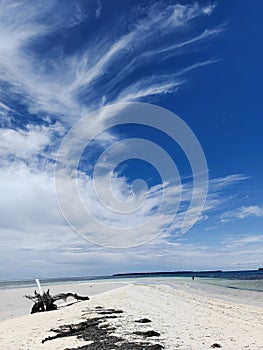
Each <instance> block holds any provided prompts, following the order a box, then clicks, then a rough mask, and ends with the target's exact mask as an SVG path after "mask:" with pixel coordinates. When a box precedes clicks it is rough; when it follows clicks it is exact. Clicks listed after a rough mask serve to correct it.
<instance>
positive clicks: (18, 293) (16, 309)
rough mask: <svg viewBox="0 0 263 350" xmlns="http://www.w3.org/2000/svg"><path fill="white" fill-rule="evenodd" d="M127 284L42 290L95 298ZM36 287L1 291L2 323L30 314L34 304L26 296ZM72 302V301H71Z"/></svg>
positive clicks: (60, 286) (78, 285)
mask: <svg viewBox="0 0 263 350" xmlns="http://www.w3.org/2000/svg"><path fill="white" fill-rule="evenodd" d="M125 284H126V283H125V282H93V281H91V282H90V283H88V282H85V283H72V284H60V285H53V284H50V285H45V284H43V285H42V289H43V290H44V291H45V290H47V289H48V288H50V291H51V292H52V294H53V295H54V294H58V293H65V292H73V293H78V294H79V295H88V296H93V295H96V294H100V293H102V292H105V291H108V290H110V289H114V288H118V287H122V286H124V285H125ZM34 289H36V290H37V286H35V287H27V288H13V289H2V290H0V322H1V321H3V320H7V319H10V318H15V317H18V316H24V315H27V314H29V313H30V310H31V307H32V302H31V301H30V300H28V299H26V298H24V295H26V294H29V295H33V292H34ZM71 301H72V300H71ZM63 304H64V303H63V302H61V303H59V302H58V303H57V305H63Z"/></svg>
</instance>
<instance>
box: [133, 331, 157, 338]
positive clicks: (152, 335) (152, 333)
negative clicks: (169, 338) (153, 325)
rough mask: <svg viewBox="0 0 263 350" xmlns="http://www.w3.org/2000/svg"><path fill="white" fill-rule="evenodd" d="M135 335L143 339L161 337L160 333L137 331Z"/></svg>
mask: <svg viewBox="0 0 263 350" xmlns="http://www.w3.org/2000/svg"><path fill="white" fill-rule="evenodd" d="M133 334H136V335H142V336H143V337H160V333H158V332H155V331H136V332H133Z"/></svg>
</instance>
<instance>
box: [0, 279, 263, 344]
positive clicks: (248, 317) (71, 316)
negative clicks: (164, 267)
mask: <svg viewBox="0 0 263 350" xmlns="http://www.w3.org/2000/svg"><path fill="white" fill-rule="evenodd" d="M88 286H89V284H86V287H85V286H84V285H82V287H81V288H84V289H85V288H86V293H85V292H84V290H82V292H83V294H89V295H91V294H90V293H89V292H88V293H87V289H88V288H90V289H92V288H94V287H92V288H91V287H88ZM64 287H65V286H63V290H64V291H65V290H66V289H65V288H64ZM101 287H102V286H101ZM107 287H108V288H110V287H111V286H110V284H108V286H106V285H104V286H103V288H106V289H107ZM71 289H72V285H71ZM52 290H53V288H52ZM90 299H91V300H90V301H85V302H80V303H76V304H74V305H72V306H68V307H64V308H61V309H60V310H57V311H53V312H48V313H40V314H34V315H27V316H22V317H17V318H14V319H9V320H6V321H2V322H1V323H0V329H1V333H0V348H1V349H2V348H3V349H8V350H20V349H21V350H38V349H43V350H48V349H57V350H62V349H66V348H77V347H78V346H83V345H85V342H84V341H83V340H79V339H77V338H76V337H67V338H61V339H55V340H51V341H47V342H46V343H44V344H42V343H41V341H42V339H44V338H46V337H48V336H51V335H54V333H53V332H50V329H51V328H54V327H55V328H56V327H58V326H59V325H65V324H71V323H73V324H77V323H79V322H81V321H83V319H86V318H87V317H90V316H91V314H92V313H94V308H96V307H97V306H102V307H105V308H115V309H121V310H123V311H124V313H123V315H121V317H120V318H118V319H116V320H112V321H111V322H113V324H114V322H115V325H116V324H118V328H117V329H118V330H117V332H118V333H119V335H121V336H124V337H126V338H127V337H128V338H129V337H130V338H134V335H133V332H134V331H136V330H138V329H144V330H150V329H151V330H154V331H157V332H159V333H160V337H158V343H159V344H161V345H163V346H164V348H165V349H196V350H197V349H209V348H211V345H212V344H213V343H218V344H220V345H221V346H222V348H223V349H228V350H229V349H230V350H231V349H233V350H234V349H235V350H236V349H244V350H245V349H250V350H256V349H263V308H261V307H256V306H248V305H242V304H236V303H235V304H234V303H231V302H226V301H223V300H219V299H213V298H211V297H205V296H200V295H195V294H192V293H191V294H190V293H188V292H186V291H183V290H176V289H173V288H171V287H169V286H164V285H158V284H156V285H143V284H141V285H138V284H136V285H133V284H129V285H126V286H123V287H120V288H115V289H111V290H108V291H106V292H103V293H101V294H97V295H93V296H91V298H90ZM92 310H93V311H92ZM143 317H146V318H149V319H150V320H151V321H152V322H151V323H150V324H145V325H138V324H135V323H134V320H136V319H139V318H143ZM137 338H138V336H137ZM153 338H155V337H153ZM155 340H156V339H155ZM153 341H154V339H153Z"/></svg>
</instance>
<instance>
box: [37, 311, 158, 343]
mask: <svg viewBox="0 0 263 350" xmlns="http://www.w3.org/2000/svg"><path fill="white" fill-rule="evenodd" d="M98 310H103V311H107V309H104V308H94V309H93V310H92V309H90V313H92V312H94V313H95V314H96V315H94V317H91V315H89V318H88V319H87V320H86V321H85V322H80V323H78V324H67V325H63V326H60V327H58V328H56V329H54V328H53V329H51V331H52V332H55V333H56V334H55V335H54V336H49V337H47V338H45V339H43V340H42V343H45V342H46V341H52V340H53V339H57V338H63V337H71V336H77V337H78V338H80V339H83V340H84V341H87V342H88V344H87V345H85V344H84V345H82V346H81V347H78V348H75V349H72V348H71V349H69V348H68V349H66V350H77V349H78V350H102V349H103V350H112V349H118V350H142V349H144V350H161V349H164V347H163V346H162V345H161V344H156V343H155V342H156V340H151V343H150V342H148V341H140V340H135V339H134V337H132V339H126V338H124V337H123V335H122V336H121V335H116V334H113V332H115V331H116V330H117V328H118V327H120V323H117V324H116V323H112V322H113V320H112V317H113V316H114V317H118V318H120V319H121V318H122V317H123V316H122V315H121V313H117V314H116V315H106V314H105V315H99V316H98V313H97V311H98ZM108 310H111V311H113V310H114V309H108ZM115 311H120V310H115ZM109 322H111V323H109ZM117 333H119V332H117ZM122 333H123V332H122Z"/></svg>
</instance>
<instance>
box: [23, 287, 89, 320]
mask: <svg viewBox="0 0 263 350" xmlns="http://www.w3.org/2000/svg"><path fill="white" fill-rule="evenodd" d="M69 297H72V298H74V299H76V300H77V301H84V300H89V297H88V296H85V297H83V296H80V295H78V294H77V293H59V294H56V295H53V296H52V295H50V292H49V289H48V290H47V292H44V293H42V294H40V293H37V291H36V290H35V291H34V295H25V298H27V299H30V300H32V301H33V302H34V305H33V307H32V309H31V314H34V313H36V312H43V311H51V310H56V309H57V305H56V304H55V302H56V301H58V300H64V301H66V300H67V299H68V298H69Z"/></svg>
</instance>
